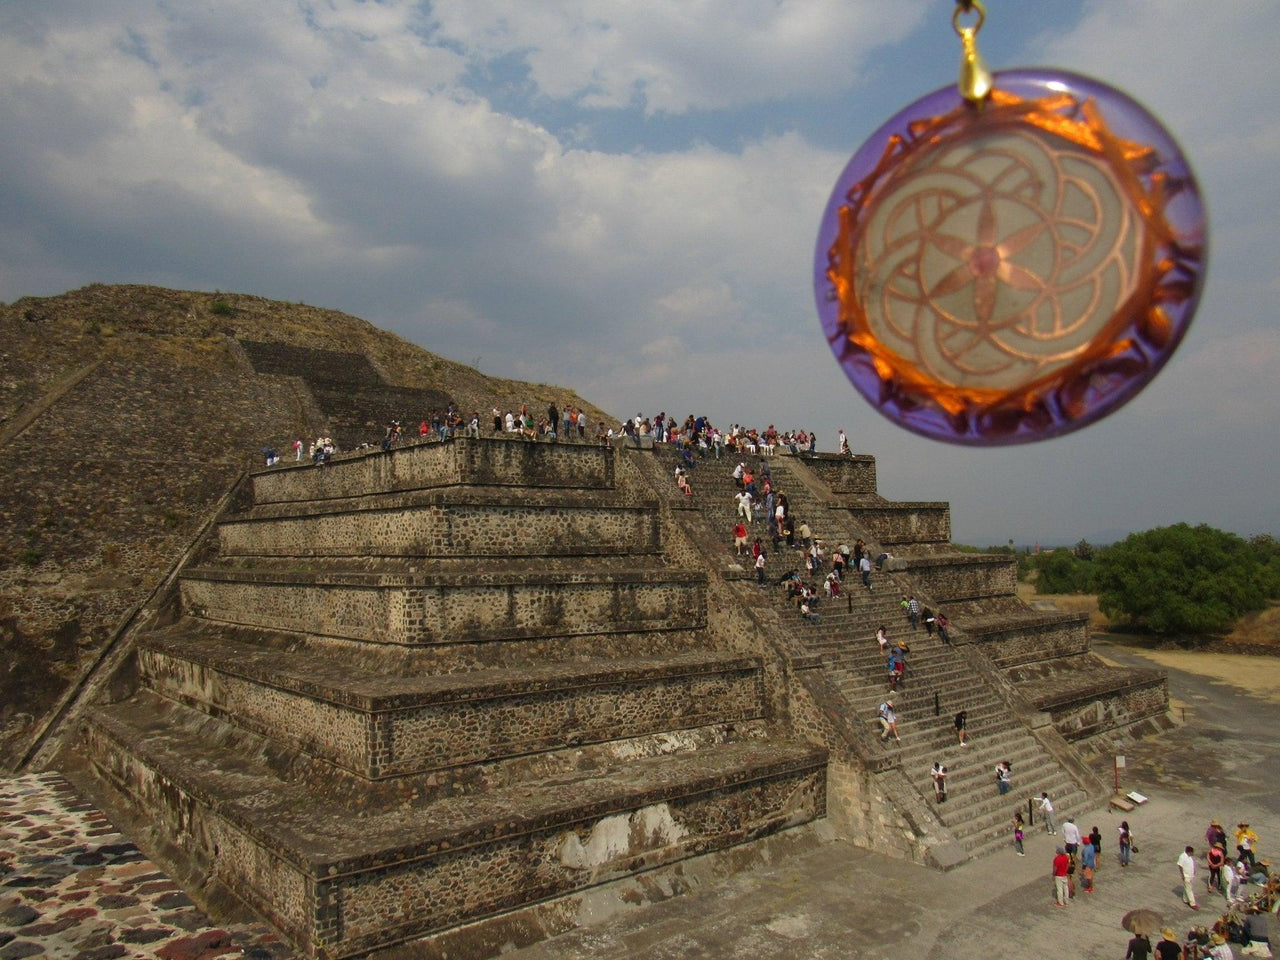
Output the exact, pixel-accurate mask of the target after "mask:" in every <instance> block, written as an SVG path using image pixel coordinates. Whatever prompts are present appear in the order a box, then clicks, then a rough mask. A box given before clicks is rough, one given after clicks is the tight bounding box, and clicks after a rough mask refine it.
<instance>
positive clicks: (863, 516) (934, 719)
mask: <svg viewBox="0 0 1280 960" xmlns="http://www.w3.org/2000/svg"><path fill="white" fill-rule="evenodd" d="M637 456H643V455H637ZM667 456H670V455H667ZM757 459H759V458H752V461H751V462H752V464H753V466H755V467H757V468H758V469H757V470H756V474H757V477H759V476H761V475H762V474H765V473H766V472H768V473H769V474H770V475H771V480H772V483H773V488H774V489H775V490H778V491H781V492H784V493H786V494H787V496H788V499H789V501H790V504H791V508H792V512H793V515H794V516H795V517H797V518H799V519H800V520H803V521H804V522H806V523H807V524H809V526H810V527H811V529H812V530H813V534H814V536H816V537H819V538H821V539H822V540H823V541H824V542H825V546H826V549H827V551H828V552H829V551H831V550H833V549H834V548H835V546H836V545H837V544H838V543H840V542H841V541H843V542H845V543H852V542H853V540H854V539H855V538H856V537H862V538H863V539H865V540H866V541H867V542H868V545H869V547H870V549H871V551H872V554H873V555H875V554H878V553H880V552H882V551H886V550H888V551H889V552H892V553H893V554H894V555H895V559H893V560H891V561H889V562H888V563H887V564H886V567H885V569H884V570H881V571H877V572H875V573H874V574H873V576H872V579H873V582H874V584H875V591H874V592H871V593H868V592H867V591H866V590H864V589H863V588H862V587H861V585H860V583H859V582H858V581H857V579H856V578H848V579H847V580H846V583H845V587H844V591H843V592H842V595H841V597H840V598H839V600H836V601H823V602H821V603H820V604H819V605H818V616H819V619H818V620H817V621H805V620H802V619H801V618H799V617H798V615H797V614H796V612H795V608H794V607H790V606H787V605H785V604H783V603H781V598H780V597H779V596H777V594H776V592H775V589H774V588H773V587H771V586H770V587H767V588H766V589H765V590H764V591H763V592H762V591H760V590H759V588H756V587H755V586H754V583H753V579H754V578H752V577H751V576H750V572H749V571H748V570H747V569H746V565H747V561H745V560H739V559H738V558H736V557H735V556H734V554H733V551H732V549H731V546H730V540H731V538H730V537H729V536H728V531H729V530H730V529H731V527H732V525H733V523H734V522H735V521H734V514H735V507H736V504H735V502H734V500H733V494H734V492H735V487H734V484H733V481H732V480H731V478H730V476H729V472H730V469H731V467H732V464H733V463H734V462H736V458H734V459H733V460H731V461H727V462H722V463H716V462H715V461H713V460H705V461H701V462H700V464H699V466H698V468H697V469H696V470H695V471H694V479H693V484H694V488H695V489H696V491H697V493H696V495H695V497H694V498H693V501H692V502H689V500H688V498H687V497H684V496H683V495H681V494H680V493H679V492H678V491H675V490H674V488H673V487H672V485H671V484H670V482H669V479H667V478H669V470H670V461H667V462H664V463H663V466H662V467H660V468H658V469H656V470H654V471H653V472H652V477H653V479H654V482H655V484H659V483H660V484H661V485H662V488H665V489H667V490H668V491H670V492H669V493H668V501H669V503H670V506H671V510H672V516H673V517H675V518H677V519H678V520H680V521H681V522H682V525H683V526H684V527H685V528H686V529H687V530H688V531H689V533H690V536H691V537H693V538H694V539H696V540H698V541H699V542H700V543H701V544H702V546H703V550H704V554H705V556H706V557H707V558H708V560H709V561H710V562H711V563H713V564H714V563H719V564H721V565H723V567H724V574H723V575H724V577H725V579H726V580H727V581H728V583H729V584H736V585H739V588H738V590H737V597H736V600H735V602H738V603H740V604H742V605H744V606H748V607H750V606H753V605H754V606H758V605H763V606H765V607H777V608H778V609H777V610H776V614H775V616H776V625H773V626H772V627H771V629H773V630H776V631H777V632H778V633H779V634H784V635H790V636H791V637H792V638H794V639H793V640H791V641H790V642H788V643H785V644H779V645H778V647H777V649H778V652H779V654H780V655H781V656H782V657H783V658H784V661H785V662H786V663H787V664H788V666H789V669H788V670H786V671H784V673H785V675H786V679H787V683H788V684H789V699H790V713H791V716H792V722H793V725H794V726H795V727H796V728H797V729H801V730H804V731H805V735H806V736H808V737H810V738H813V739H818V740H820V741H821V742H823V743H824V744H826V745H827V747H828V749H829V750H830V763H829V767H828V804H827V809H828V816H829V817H831V818H832V819H833V820H834V821H835V824H836V827H837V829H839V830H840V831H842V832H843V833H844V834H845V835H846V836H849V837H851V838H854V839H857V840H859V841H861V842H865V843H868V844H870V845H873V846H875V847H876V848H877V849H881V850H885V851H890V852H894V853H896V854H898V855H901V856H906V857H911V858H913V859H917V860H922V861H925V862H929V863H932V864H935V865H938V866H948V865H951V864H954V863H957V862H960V861H962V860H964V859H966V858H968V857H971V856H979V855H982V854H984V853H986V852H988V851H990V850H992V849H994V848H996V847H998V846H1001V845H1003V844H1005V843H1007V839H1008V838H1007V829H1006V827H1007V823H1008V820H1009V818H1010V817H1011V816H1012V814H1011V812H1010V808H1009V805H1008V803H1007V802H1005V801H1004V800H1002V799H1001V798H1000V797H998V795H996V794H995V792H994V791H993V790H992V789H991V782H990V772H991V768H992V766H994V764H995V762H996V761H997V760H1000V759H1004V760H1009V761H1011V762H1012V763H1013V764H1014V765H1015V767H1016V769H1017V771H1018V775H1017V782H1018V789H1019V790H1020V791H1031V792H1034V793H1039V792H1040V790H1047V791H1048V792H1049V793H1050V794H1051V795H1053V796H1054V797H1055V799H1056V801H1057V802H1058V803H1059V804H1060V806H1062V807H1065V808H1066V809H1072V808H1078V807H1082V806H1084V805H1086V804H1089V803H1092V802H1095V801H1096V800H1097V799H1098V797H1099V796H1100V795H1101V792H1102V791H1103V790H1104V789H1105V786H1104V784H1103V782H1102V780H1101V779H1100V778H1099V776H1098V775H1097V774H1096V772H1095V771H1093V770H1091V769H1090V768H1089V764H1088V761H1087V760H1086V759H1085V758H1084V757H1082V756H1081V755H1079V754H1078V753H1077V752H1076V751H1075V749H1073V746H1072V743H1081V742H1086V741H1090V740H1091V739H1093V738H1097V737H1105V736H1110V735H1114V734H1116V733H1117V732H1118V731H1123V730H1125V729H1127V728H1133V727H1138V726H1142V727H1145V726H1146V724H1147V722H1148V720H1149V718H1150V717H1151V716H1152V713H1153V712H1162V711H1163V710H1164V703H1163V698H1162V694H1161V693H1160V692H1159V691H1162V690H1163V689H1164V680H1163V675H1160V674H1158V673H1153V672H1147V671H1132V670H1123V669H1117V668H1110V667H1107V666H1106V665H1105V664H1103V663H1102V661H1100V660H1099V659H1098V658H1097V657H1095V656H1094V655H1092V654H1090V653H1089V652H1088V625H1087V618H1084V617H1081V616H1078V615H1072V614H1058V613H1052V612H1040V611H1033V610H1031V609H1029V608H1028V607H1027V606H1026V605H1025V604H1024V603H1023V602H1022V601H1021V600H1019V599H1018V597H1017V595H1016V566H1015V564H1014V563H1013V562H1012V560H1011V558H1008V557H1004V556H984V555H975V554H972V553H967V552H961V551H959V550H956V549H954V548H953V547H951V546H950V543H949V535H950V530H949V528H950V521H949V508H948V506H947V505H946V504H945V503H909V502H907V503H895V502H892V501H888V500H885V499H884V498H882V497H881V496H880V495H879V494H878V493H877V492H876V490H875V487H874V478H875V463H874V460H873V459H872V458H870V457H863V456H860V457H835V456H825V455H818V456H800V457H796V456H791V455H785V454H784V455H779V456H777V457H771V458H763V459H760V462H759V463H756V460H757ZM659 460H662V455H661V454H660V455H659ZM833 488H836V489H833ZM842 490H843V491H845V492H841V491H842ZM691 508H692V509H691ZM765 533H766V531H765V529H764V523H763V522H762V521H759V520H758V521H756V522H755V524H753V525H751V529H750V535H751V536H760V537H761V539H762V541H763V542H764V545H765V548H766V551H767V553H768V557H769V561H768V565H767V569H768V575H767V578H766V579H767V580H769V581H771V582H772V581H774V580H775V579H776V578H777V577H778V576H779V575H780V574H781V573H782V572H784V571H785V570H787V569H788V568H789V567H794V568H798V569H799V568H802V567H803V563H802V558H801V557H800V555H799V554H793V555H790V556H788V551H787V550H786V548H785V547H779V546H778V545H776V544H773V543H770V542H769V540H768V538H767V536H765ZM748 583H751V586H749V587H748V586H746V585H747V584H748ZM912 593H913V594H915V596H916V597H917V598H918V599H919V600H921V601H922V602H923V603H924V604H925V605H926V606H929V607H931V608H932V609H933V610H935V611H936V610H938V609H940V608H945V611H946V612H947V613H948V615H949V617H950V619H951V624H952V630H951V639H952V644H951V645H949V646H948V645H946V644H943V643H941V642H940V641H939V640H938V639H937V638H936V637H929V636H926V634H925V631H924V629H923V628H921V629H919V630H918V631H917V632H915V633H911V631H910V628H909V625H907V624H905V623H904V620H903V612H902V609H901V607H900V600H901V599H902V598H904V597H906V596H907V595H908V594H912ZM759 616H760V619H762V620H763V619H765V617H766V616H767V615H766V614H764V613H761V614H760V615H759ZM880 624H886V625H887V627H888V630H889V635H890V638H891V639H892V640H895V641H896V640H897V639H898V638H900V637H906V638H907V639H909V640H910V641H911V654H910V656H909V657H908V663H909V668H908V678H909V680H908V682H907V684H906V686H905V688H904V690H900V691H898V692H897V694H896V699H897V707H896V711H897V715H898V720H899V728H900V730H901V731H902V737H903V739H902V742H901V744H900V745H899V744H897V743H891V744H890V745H889V746H888V747H886V746H882V745H881V744H879V743H878V742H877V741H876V739H875V737H874V734H873V733H872V732H871V729H870V727H871V723H872V721H873V718H874V716H875V711H876V706H877V704H878V703H879V702H880V701H881V700H883V699H884V697H885V667H884V660H883V658H882V657H881V655H880V654H879V652H878V649H877V644H876V641H875V639H874V634H875V631H876V628H877V626H879V625H880ZM1018 667H1022V668H1023V669H1022V670H1017V669H1014V668H1018ZM1026 671H1034V675H1032V674H1030V673H1027V672H1026ZM960 708H964V709H966V710H967V712H968V730H969V733H970V738H971V739H970V745H969V747H968V748H965V749H961V748H960V747H959V745H958V743H957V740H956V735H955V731H954V729H953V727H952V723H951V719H952V716H953V714H954V712H955V711H956V710H958V709H960ZM938 759H942V760H943V762H946V763H947V764H948V765H949V766H950V768H951V770H950V777H949V783H950V785H951V794H952V795H951V798H950V800H949V802H948V803H947V804H946V805H945V806H938V805H936V804H935V803H934V802H933V797H932V793H933V791H932V783H931V782H930V780H929V777H928V770H929V766H930V764H931V763H932V762H933V761H934V760H938Z"/></svg>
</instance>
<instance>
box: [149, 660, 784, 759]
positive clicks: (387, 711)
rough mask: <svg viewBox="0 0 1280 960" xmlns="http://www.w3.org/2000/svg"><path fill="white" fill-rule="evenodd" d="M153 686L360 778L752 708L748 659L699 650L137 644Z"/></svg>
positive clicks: (753, 667)
mask: <svg viewBox="0 0 1280 960" xmlns="http://www.w3.org/2000/svg"><path fill="white" fill-rule="evenodd" d="M139 667H140V670H141V673H142V676H143V678H144V680H145V681H146V682H147V683H148V684H149V685H150V686H151V687H152V689H154V690H156V691H157V692H159V693H161V694H163V695H165V696H167V697H170V698H172V699H174V700H180V701H183V702H187V703H193V704H198V705H200V706H201V707H202V708H203V709H205V710H207V711H208V712H210V713H213V714H215V715H219V716H228V717H232V718H234V720H235V722H236V723H237V724H240V725H243V726H245V727H247V728H248V729H251V730H255V731H257V732H259V733H263V734H266V735H267V736H270V737H272V738H273V739H276V740H280V741H282V742H287V743H291V744H294V745H296V746H297V747H298V748H299V749H302V750H304V751H306V752H308V753H311V754H313V755H316V756H320V757H324V758H326V759H328V760H331V761H332V762H334V763H337V764H338V765H339V766H342V767H343V768H345V769H347V770H350V771H352V772H354V773H358V774H360V775H362V776H367V777H374V778H376V777H382V776H402V775H404V774H408V773H419V772H422V771H424V770H430V769H435V768H439V767H448V766H455V765H459V764H466V763H478V762H483V761H488V760H492V759H495V758H498V757H503V756H516V755H519V754H523V753H532V752H537V751H543V750H549V749H554V748H556V747H559V746H563V745H566V744H568V743H573V744H581V743H591V742H597V741H602V740H609V739H621V738H624V737H635V736H642V735H644V734H649V733H656V732H660V731H664V730H677V729H681V728H686V727H696V726H700V725H702V724H705V723H710V722H717V721H725V720H748V719H751V718H753V717H757V716H759V715H760V711H761V699H760V691H759V662H758V661H753V660H749V659H745V658H737V659H725V658H722V657H716V656H708V655H705V654H704V655H697V656H685V657H682V658H676V659H670V660H664V661H661V662H649V661H643V660H636V661H614V662H612V663H610V664H609V665H608V666H607V667H606V666H602V665H576V664H566V665H556V666H547V667H538V668H535V667H529V668H526V669H525V670H524V671H523V672H521V673H515V672H512V671H501V672H497V671H487V672H479V671H477V672H473V673H469V674H464V675H449V676H445V677H425V678H404V679H398V678H388V677H380V676H377V675H373V674H367V673H361V672H358V671H353V670H351V669H349V668H348V669H344V668H343V665H342V664H341V662H340V661H339V662H337V663H334V664H331V665H324V666H323V667H321V668H320V669H313V670H309V671H307V672H305V673H298V672H296V671H297V668H296V666H291V665H290V663H289V657H288V655H284V654H276V653H271V652H269V651H260V650H253V649H251V648H244V647H240V646H238V645H237V644H235V643H234V642H230V641H228V642H225V643H223V644H221V645H219V646H218V647H216V648H215V647H213V645H212V644H188V645H186V646H185V647H179V646H177V645H171V646H160V645H158V644H155V645H152V646H149V647H147V648H144V649H143V650H141V651H140V653H139Z"/></svg>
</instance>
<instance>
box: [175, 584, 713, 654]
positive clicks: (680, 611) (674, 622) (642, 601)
mask: <svg viewBox="0 0 1280 960" xmlns="http://www.w3.org/2000/svg"><path fill="white" fill-rule="evenodd" d="M181 595H182V605H183V610H184V611H186V612H187V613H188V614H190V615H193V616H197V617H202V618H205V619H208V620H215V621H218V622H223V623H236V624H244V625H249V626H256V627H262V628H266V629H281V630H306V631H309V632H311V633H314V634H318V635H323V636H330V637H343V638H347V639H351V640H363V641H368V642H371V643H390V644H402V645H420V644H445V643H455V642H457V641H458V640H459V639H465V640H467V641H468V642H476V641H483V640H505V639H523V638H536V637H555V636H568V635H582V634H595V633H618V632H635V633H640V632H647V631H658V630H687V629H699V628H701V627H703V626H705V624H706V578H705V575H703V574H701V573H692V572H686V571H673V570H664V569H652V570H645V569H640V570H632V571H619V572H599V573H597V572H593V571H591V570H585V571H583V570H579V571H577V572H567V571H562V570H557V571H554V572H547V573H537V572H531V571H511V570H507V569H505V567H499V568H497V569H493V570H484V569H483V568H482V570H481V571H476V570H471V571H467V572H460V571H451V572H448V573H412V574H409V573H400V574H390V573H365V572H360V571H346V572H339V571H322V572H308V571H305V570H297V571H291V570H287V569H268V570H250V569H227V568H216V567H201V568H192V569H188V570H186V571H185V572H184V573H183V575H182V579H181Z"/></svg>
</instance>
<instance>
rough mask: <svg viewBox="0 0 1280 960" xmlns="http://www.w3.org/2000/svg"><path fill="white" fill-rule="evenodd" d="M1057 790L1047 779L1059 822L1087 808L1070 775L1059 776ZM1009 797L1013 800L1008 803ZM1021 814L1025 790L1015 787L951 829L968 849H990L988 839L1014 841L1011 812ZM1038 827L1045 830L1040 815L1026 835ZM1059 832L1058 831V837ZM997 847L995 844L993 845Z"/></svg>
mask: <svg viewBox="0 0 1280 960" xmlns="http://www.w3.org/2000/svg"><path fill="white" fill-rule="evenodd" d="M1058 787H1059V789H1058V791H1057V792H1055V790H1054V785H1053V784H1051V783H1048V782H1046V783H1045V784H1044V789H1045V790H1046V791H1047V792H1048V793H1049V796H1051V797H1053V803H1054V807H1055V809H1056V812H1057V817H1058V821H1059V822H1062V821H1063V820H1064V819H1065V818H1066V817H1067V816H1072V815H1074V814H1075V813H1078V812H1079V811H1081V810H1084V809H1087V807H1088V798H1087V797H1086V796H1085V795H1084V793H1083V792H1082V791H1080V790H1079V789H1077V788H1074V787H1073V786H1071V785H1070V780H1069V778H1062V779H1060V780H1059V781H1058ZM1039 795H1040V791H1039V790H1037V791H1036V792H1035V796H1037V797H1038V796H1039ZM1010 800H1012V802H1008V801H1010ZM950 803H951V801H950V800H948V801H947V803H945V804H943V806H950ZM1019 812H1020V813H1021V814H1022V816H1023V819H1024V820H1025V819H1026V814H1027V792H1026V791H1022V792H1021V793H1019V792H1018V791H1016V790H1012V791H1010V792H1009V793H1008V794H1007V795H1006V796H1005V797H1003V798H1001V797H998V796H997V797H996V799H995V801H994V803H990V804H988V805H987V808H986V809H985V810H984V811H983V813H982V814H981V815H980V816H979V817H977V818H975V819H972V820H968V821H967V822H966V821H965V820H963V819H962V820H960V822H958V823H957V824H956V825H955V827H953V828H952V829H953V832H954V833H956V835H957V839H958V840H960V842H961V843H962V844H963V845H964V847H965V848H966V849H968V850H970V851H974V850H979V849H984V848H986V849H990V848H991V842H992V841H993V840H995V839H997V838H999V837H1000V836H1002V835H1003V836H1005V837H1006V839H1007V840H1008V842H1009V844H1010V845H1012V843H1013V815H1014V814H1015V813H1019ZM1035 830H1038V831H1040V832H1041V833H1043V832H1044V827H1043V826H1042V825H1041V822H1040V820H1039V817H1038V816H1037V819H1036V822H1035V824H1034V825H1033V826H1031V827H1030V828H1025V827H1024V831H1025V832H1026V833H1027V835H1028V836H1030V835H1031V832H1032V831H1035ZM1006 831H1007V832H1006ZM1061 835H1062V834H1061V833H1059V834H1058V836H1061ZM996 846H998V844H997V845H996Z"/></svg>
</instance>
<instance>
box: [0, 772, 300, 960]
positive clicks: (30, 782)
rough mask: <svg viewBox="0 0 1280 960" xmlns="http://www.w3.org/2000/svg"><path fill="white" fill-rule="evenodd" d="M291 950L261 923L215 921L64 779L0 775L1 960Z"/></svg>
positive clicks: (256, 958)
mask: <svg viewBox="0 0 1280 960" xmlns="http://www.w3.org/2000/svg"><path fill="white" fill-rule="evenodd" d="M294 956H295V955H294V954H293V952H292V951H291V949H290V948H289V946H288V945H287V944H285V943H283V942H282V941H281V940H280V939H279V937H278V936H277V935H276V934H275V933H274V932H273V931H272V930H271V929H270V928H269V927H267V926H266V925H265V924H245V925H233V926H225V927H219V926H215V925H214V924H213V922H212V921H210V919H209V918H208V917H207V916H206V915H205V914H204V913H203V912H202V911H201V910H200V909H199V908H197V907H196V906H195V905H194V904H193V903H192V902H191V900H190V899H189V898H188V897H187V895H186V894H185V893H183V892H182V889H181V887H179V886H178V885H177V884H176V883H174V882H173V881H172V880H170V879H169V878H168V877H167V876H166V875H165V874H164V873H163V872H162V871H161V870H160V869H159V868H158V867H157V866H156V865H155V864H154V863H152V862H151V861H150V860H148V859H147V858H146V856H145V855H144V854H143V853H142V852H141V851H140V850H139V849H138V848H137V847H136V846H134V845H133V844H132V843H131V842H130V841H129V840H127V839H126V838H125V837H124V836H123V835H121V834H120V833H119V832H118V831H117V830H116V828H115V827H114V826H112V825H111V823H110V822H109V821H108V820H107V817H106V815H105V814H103V813H102V812H100V811H99V810H97V809H95V808H94V807H93V806H92V805H91V804H89V803H87V802H85V801H84V800H83V799H82V798H81V797H80V796H79V795H78V794H77V793H76V792H75V790H74V789H73V788H72V786H71V785H70V784H69V783H68V782H67V781H66V780H64V779H63V778H62V777H60V776H58V775H57V774H38V775H32V776H22V777H6V778H0V960H19V958H26V957H51V958H56V960H116V958H129V957H154V958H159V960H215V958H218V957H249V958H253V960H286V958H289V960H291V958H293V957H294Z"/></svg>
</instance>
